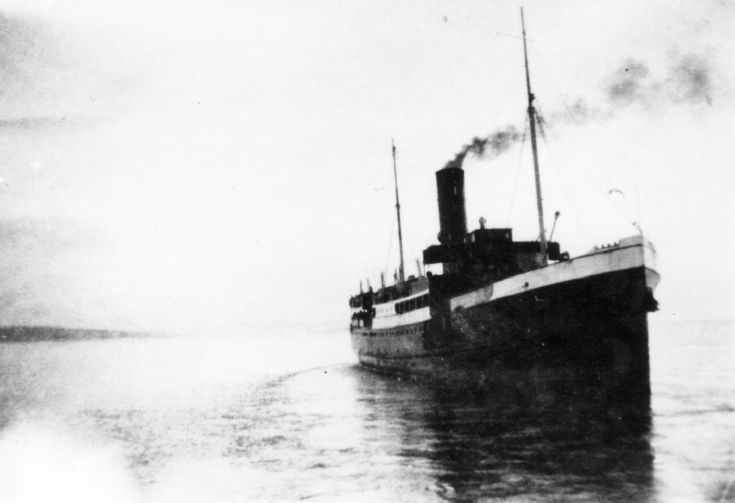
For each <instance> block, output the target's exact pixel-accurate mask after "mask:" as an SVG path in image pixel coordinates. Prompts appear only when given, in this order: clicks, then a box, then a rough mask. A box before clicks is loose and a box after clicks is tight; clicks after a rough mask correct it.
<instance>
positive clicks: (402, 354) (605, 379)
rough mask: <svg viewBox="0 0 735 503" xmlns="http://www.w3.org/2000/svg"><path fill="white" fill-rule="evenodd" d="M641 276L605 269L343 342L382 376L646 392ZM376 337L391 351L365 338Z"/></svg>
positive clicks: (645, 295)
mask: <svg viewBox="0 0 735 503" xmlns="http://www.w3.org/2000/svg"><path fill="white" fill-rule="evenodd" d="M646 273H647V270H646V269H645V268H644V267H638V268H634V269H628V270H622V271H614V272H609V273H605V274H599V275H596V276H591V277H586V278H582V279H578V280H574V281H567V282H562V283H557V284H554V285H551V286H546V287H543V288H538V289H535V290H532V291H528V292H524V293H521V294H517V295H512V296H507V297H503V298H499V299H496V300H491V301H489V302H486V303H483V304H479V305H476V306H473V307H470V308H461V307H460V308H458V309H455V310H454V311H452V312H451V313H448V312H446V313H441V312H432V318H431V320H429V321H426V322H423V323H419V324H416V325H415V326H411V327H401V329H402V330H399V331H397V330H396V329H395V328H393V329H382V330H377V329H353V331H352V338H353V346H354V347H355V349H356V350H357V352H358V356H359V359H360V362H361V363H362V364H363V365H365V366H367V367H370V368H373V369H375V370H379V371H383V372H390V373H400V374H410V375H413V376H418V377H424V378H426V377H430V378H439V379H443V380H446V379H460V380H462V381H470V382H472V383H476V384H491V383H496V384H503V385H505V386H507V385H510V386H511V387H513V386H516V385H517V386H519V387H523V388H524V389H528V388H529V387H531V388H533V387H540V388H544V387H546V388H548V387H552V388H553V387H556V386H557V385H558V384H559V383H562V384H561V386H565V384H564V383H569V382H570V381H579V382H580V383H584V384H585V385H592V386H599V387H603V388H608V389H618V390H626V392H629V391H632V390H638V392H639V393H642V394H643V395H647V394H648V393H650V372H649V354H648V325H647V319H646V315H647V312H648V311H649V310H652V309H654V308H655V306H654V305H653V304H655V301H654V300H653V298H652V294H651V290H650V289H649V288H648V287H647V280H646ZM648 274H649V276H650V274H655V273H652V272H651V271H650V270H648ZM381 338H383V339H386V338H389V339H390V340H391V341H392V342H391V346H390V348H396V347H398V348H400V349H401V351H396V350H390V348H388V349H387V350H386V347H385V346H383V347H381V346H380V345H379V344H376V343H375V342H373V341H378V340H380V339H381ZM540 391H543V390H540Z"/></svg>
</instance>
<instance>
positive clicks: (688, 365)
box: [0, 319, 735, 503]
mask: <svg viewBox="0 0 735 503" xmlns="http://www.w3.org/2000/svg"><path fill="white" fill-rule="evenodd" d="M734 329H735V325H733V323H732V322H687V323H662V322H656V320H655V319H654V320H653V321H652V323H651V339H650V348H651V380H652V390H653V392H652V399H651V403H650V410H647V409H646V410H642V411H641V410H638V411H637V412H636V413H633V414H630V410H628V409H627V408H626V407H625V405H626V404H620V403H611V404H608V405H609V406H603V407H600V406H595V407H588V406H587V404H585V403H575V402H574V400H566V399H562V400H561V401H559V402H558V403H557V402H554V403H538V402H534V401H533V400H529V398H528V397H516V396H512V394H510V396H509V394H508V393H504V392H502V390H486V391H485V392H483V393H482V394H481V395H478V393H476V392H472V393H470V392H466V390H463V389H447V388H442V387H438V386H436V385H434V384H431V383H422V382H407V381H406V380H401V379H398V378H394V377H388V376H382V375H376V374H373V373H371V372H369V371H366V370H363V369H361V368H359V367H358V366H357V365H356V364H355V358H354V356H353V355H352V353H351V350H350V348H349V336H348V334H347V333H342V332H341V333H331V334H319V335H313V334H312V335H309V334H299V333H297V334H288V335H287V334H279V333H277V332H276V333H265V332H263V331H259V332H257V333H256V332H253V333H244V334H241V335H240V336H237V337H232V336H231V337H219V336H216V335H210V336H207V337H165V338H124V339H111V340H104V339H95V340H75V341H55V342H50V341H39V342H29V343H3V344H0V501H2V502H10V503H13V502H20V501H28V502H38V501H74V502H79V501H105V502H108V501H112V502H115V501H120V502H129V501H133V502H137V501H141V502H152V503H157V502H235V501H237V502H242V501H304V500H308V501H370V502H375V501H408V502H410V501H417V502H419V501H420V502H424V501H428V502H431V501H468V502H469V501H513V502H517V501H585V502H586V501H605V502H609V501H620V502H623V501H645V502H662V503H663V502H672V501H686V502H688V501H713V502H720V501H735V487H734V486H735V482H733V480H734V479H735V379H734V378H733V375H734V374H735V373H734V372H733V370H735V369H734V368H733V367H734V365H733V358H734V357H735V342H733V341H734V336H735V330H734Z"/></svg>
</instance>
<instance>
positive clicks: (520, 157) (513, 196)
mask: <svg viewBox="0 0 735 503" xmlns="http://www.w3.org/2000/svg"><path fill="white" fill-rule="evenodd" d="M524 117H525V120H524V122H523V136H521V148H520V151H519V152H518V165H517V166H516V178H515V180H514V181H513V190H512V191H511V192H510V206H509V207H508V218H507V219H506V224H505V225H506V227H510V220H511V217H512V216H513V204H514V203H515V199H516V191H517V188H518V179H519V178H520V174H521V161H522V160H523V146H524V145H525V144H526V136H527V135H526V133H528V116H527V115H526V114H524Z"/></svg>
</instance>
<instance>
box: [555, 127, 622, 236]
mask: <svg viewBox="0 0 735 503" xmlns="http://www.w3.org/2000/svg"><path fill="white" fill-rule="evenodd" d="M544 122H545V121H544ZM545 125H546V129H547V130H548V131H549V132H550V133H551V134H552V135H553V136H554V139H555V140H557V141H558V140H559V137H558V136H556V132H555V131H554V128H553V127H551V126H550V125H549V123H548V122H545ZM543 139H544V144H545V145H546V151H547V153H548V155H549V159H550V160H551V161H552V163H554V159H553V156H552V155H551V144H550V143H549V142H548V139H547V138H546V136H544V137H543ZM554 164H556V163H554ZM580 171H581V172H582V174H583V175H584V177H585V178H586V179H587V181H588V182H589V183H590V184H591V185H594V186H595V187H596V188H597V190H599V191H600V194H601V195H602V196H603V199H604V200H605V201H606V202H607V204H608V207H611V208H612V209H614V210H615V212H616V213H617V216H618V217H620V218H621V219H622V220H623V221H624V222H625V223H626V224H628V225H633V223H632V222H631V219H630V215H627V214H626V212H625V211H623V209H622V208H620V206H619V205H617V204H615V203H613V202H611V201H610V198H609V197H607V191H606V190H605V189H603V188H602V187H600V185H599V184H597V182H595V180H594V179H593V178H592V177H591V176H590V174H589V173H587V171H586V170H585V169H584V167H581V170H580ZM557 172H558V173H560V174H561V173H562V170H561V169H559V170H558V171H557ZM572 176H573V175H572ZM565 194H566V195H567V196H568V195H569V194H568V193H566V191H565Z"/></svg>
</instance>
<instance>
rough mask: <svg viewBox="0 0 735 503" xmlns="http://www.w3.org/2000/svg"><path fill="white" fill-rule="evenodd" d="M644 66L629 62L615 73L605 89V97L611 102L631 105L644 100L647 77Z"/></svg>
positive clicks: (647, 71)
mask: <svg viewBox="0 0 735 503" xmlns="http://www.w3.org/2000/svg"><path fill="white" fill-rule="evenodd" d="M649 73H650V72H649V70H648V67H647V66H646V65H644V64H643V63H640V62H638V61H633V60H629V61H628V62H626V63H625V64H624V65H623V67H622V68H620V69H619V70H618V71H616V72H615V74H614V76H613V80H612V82H611V83H610V84H609V85H608V87H607V95H608V98H610V100H611V101H613V102H622V103H631V102H633V101H640V100H643V99H645V98H646V95H647V91H648V89H647V87H646V79H647V78H648V75H649Z"/></svg>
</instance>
